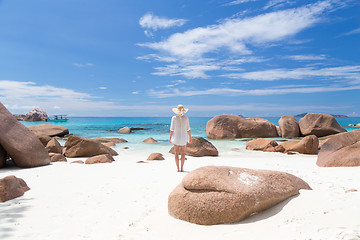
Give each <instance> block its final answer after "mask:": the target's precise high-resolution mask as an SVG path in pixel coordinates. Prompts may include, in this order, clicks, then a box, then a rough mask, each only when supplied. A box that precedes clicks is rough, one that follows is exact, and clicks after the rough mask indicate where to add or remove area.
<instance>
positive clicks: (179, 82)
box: [166, 80, 186, 88]
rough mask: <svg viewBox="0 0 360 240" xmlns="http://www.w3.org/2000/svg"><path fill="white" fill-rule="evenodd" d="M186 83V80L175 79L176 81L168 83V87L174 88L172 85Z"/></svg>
mask: <svg viewBox="0 0 360 240" xmlns="http://www.w3.org/2000/svg"><path fill="white" fill-rule="evenodd" d="M184 83H186V81H184V80H174V81H171V84H168V85H166V87H167V88H172V87H176V86H178V85H180V84H184Z"/></svg>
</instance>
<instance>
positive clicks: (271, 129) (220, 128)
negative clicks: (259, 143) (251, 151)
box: [206, 115, 278, 139]
mask: <svg viewBox="0 0 360 240" xmlns="http://www.w3.org/2000/svg"><path fill="white" fill-rule="evenodd" d="M206 135H207V137H208V138H211V139H233V138H271V137H278V132H277V130H276V126H275V125H274V124H273V123H271V122H269V121H268V120H265V119H262V118H247V119H243V118H242V117H240V116H236V115H217V116H215V117H213V118H212V119H210V120H209V121H208V122H207V124H206Z"/></svg>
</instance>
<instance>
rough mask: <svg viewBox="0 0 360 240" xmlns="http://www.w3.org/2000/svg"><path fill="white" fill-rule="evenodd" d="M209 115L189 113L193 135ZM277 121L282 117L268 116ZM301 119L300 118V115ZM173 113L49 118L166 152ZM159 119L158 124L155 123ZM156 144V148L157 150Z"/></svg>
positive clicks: (218, 143) (229, 145) (343, 121)
mask: <svg viewBox="0 0 360 240" xmlns="http://www.w3.org/2000/svg"><path fill="white" fill-rule="evenodd" d="M210 119H211V118H210V117H190V118H189V120H190V127H191V132H192V135H193V136H196V137H204V138H206V123H207V121H209V120H210ZM265 119H267V120H269V121H270V122H272V123H274V124H275V125H278V121H279V119H280V118H279V117H270V118H269V117H268V118H265ZM298 120H299V119H298ZM170 121H171V117H71V118H69V120H68V121H67V122H48V123H49V124H55V125H61V126H64V127H67V128H68V129H69V131H70V133H71V134H74V135H77V136H81V137H83V138H98V137H105V138H112V137H117V138H124V139H126V140H127V141H128V142H127V143H124V144H122V143H121V144H118V145H117V146H116V148H117V151H122V150H121V149H122V148H123V147H124V146H127V147H129V148H130V150H128V151H131V152H133V153H134V154H137V153H139V152H143V151H146V152H151V151H158V152H166V151H168V150H169V148H170V147H171V146H172V144H170V143H169V142H168V139H169V133H170V130H169V128H170ZM337 121H338V122H339V124H340V125H342V126H343V127H344V128H345V129H346V130H348V131H352V130H355V129H356V128H350V127H348V125H349V124H358V123H360V118H337ZM22 123H23V124H24V125H26V126H31V125H37V124H43V123H44V122H22ZM153 123H159V124H156V125H155V124H153ZM125 126H128V127H143V128H144V130H134V131H133V132H132V133H130V134H121V133H118V132H117V131H118V129H120V128H122V127H125ZM148 137H153V138H154V139H155V140H157V141H158V142H159V143H158V144H156V146H155V145H153V144H146V143H142V141H143V140H145V139H146V138H148ZM245 140H246V139H234V140H211V142H212V143H213V144H214V145H215V147H216V148H217V149H218V150H219V151H220V152H226V151H231V149H233V148H240V149H244V150H245V144H246V141H245ZM155 148H156V150H155Z"/></svg>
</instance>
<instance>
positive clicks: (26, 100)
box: [0, 0, 360, 116]
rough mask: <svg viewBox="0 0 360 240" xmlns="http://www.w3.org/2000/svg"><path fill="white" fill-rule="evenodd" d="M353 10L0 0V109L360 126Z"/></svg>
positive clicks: (248, 0) (273, 2)
mask: <svg viewBox="0 0 360 240" xmlns="http://www.w3.org/2000/svg"><path fill="white" fill-rule="evenodd" d="M359 43H360V3H359V2H358V1H357V0H345V1H344V0H342V1H340V0H321V1H301V0H270V1H262V0H209V1H200V0H199V1H190V0H178V1H168V0H167V1H165V0H148V1H139V0H132V1H120V0H104V1H95V0H76V1H74V0H61V1H60V0H51V1H48V0H33V1H28V0H2V1H1V0H0V101H1V102H2V103H3V104H5V106H7V107H8V109H9V110H10V111H11V112H13V113H26V112H28V111H30V110H31V108H33V107H40V108H43V109H45V110H46V111H47V112H48V113H49V114H69V115H72V116H170V115H171V114H172V112H171V108H172V107H175V106H176V105H177V104H180V103H181V104H183V105H185V107H189V108H190V111H189V113H188V114H189V116H214V115H216V114H223V113H228V114H243V115H246V116H281V115H283V114H289V115H293V114H298V113H303V112H321V113H333V114H347V115H351V116H359V113H360V104H359V99H360V97H359V96H360V47H359Z"/></svg>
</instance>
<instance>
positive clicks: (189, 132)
mask: <svg viewBox="0 0 360 240" xmlns="http://www.w3.org/2000/svg"><path fill="white" fill-rule="evenodd" d="M187 133H188V134H189V143H191V130H189V131H187Z"/></svg>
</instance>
